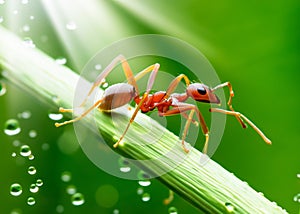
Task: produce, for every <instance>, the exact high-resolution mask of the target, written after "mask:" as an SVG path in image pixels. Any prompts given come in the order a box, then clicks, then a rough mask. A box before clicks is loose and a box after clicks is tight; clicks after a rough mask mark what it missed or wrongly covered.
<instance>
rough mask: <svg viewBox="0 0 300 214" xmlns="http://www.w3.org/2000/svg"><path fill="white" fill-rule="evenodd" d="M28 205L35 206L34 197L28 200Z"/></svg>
mask: <svg viewBox="0 0 300 214" xmlns="http://www.w3.org/2000/svg"><path fill="white" fill-rule="evenodd" d="M27 204H28V205H30V206H32V205H35V199H34V197H28V198H27Z"/></svg>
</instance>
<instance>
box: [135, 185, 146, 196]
mask: <svg viewBox="0 0 300 214" xmlns="http://www.w3.org/2000/svg"><path fill="white" fill-rule="evenodd" d="M136 193H137V194H138V195H141V194H143V193H144V189H143V188H142V187H139V188H137V190H136Z"/></svg>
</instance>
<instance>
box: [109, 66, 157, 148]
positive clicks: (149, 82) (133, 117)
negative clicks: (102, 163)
mask: <svg viewBox="0 0 300 214" xmlns="http://www.w3.org/2000/svg"><path fill="white" fill-rule="evenodd" d="M150 68H151V69H152V72H151V74H150V77H149V80H148V85H147V90H146V92H145V93H144V95H143V97H142V99H141V100H140V102H139V104H138V106H137V107H136V109H135V111H134V112H133V114H132V116H131V118H130V121H129V123H128V124H127V127H126V129H125V131H124V132H123V134H122V136H121V137H120V139H119V140H118V141H117V142H116V143H115V144H114V145H113V147H115V148H116V147H118V145H119V144H120V142H121V141H122V140H123V138H124V137H125V135H126V133H127V131H128V129H129V127H130V125H131V123H132V122H133V121H134V119H135V117H136V115H137V113H138V111H139V110H140V108H141V106H142V105H143V104H144V102H145V100H146V98H147V97H148V94H149V92H150V90H151V88H152V86H153V83H154V80H155V77H156V74H157V72H158V69H159V64H155V65H154V66H153V67H152V66H149V67H148V68H147V69H145V70H147V72H148V69H150Z"/></svg>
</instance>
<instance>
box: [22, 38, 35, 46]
mask: <svg viewBox="0 0 300 214" xmlns="http://www.w3.org/2000/svg"><path fill="white" fill-rule="evenodd" d="M23 44H24V45H25V46H26V47H28V48H35V44H34V43H33V41H32V39H31V38H30V37H25V38H24V39H23Z"/></svg>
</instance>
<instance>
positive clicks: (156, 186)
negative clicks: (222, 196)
mask: <svg viewBox="0 0 300 214" xmlns="http://www.w3.org/2000/svg"><path fill="white" fill-rule="evenodd" d="M299 23H300V2H299V1H296V0H295V1H283V0H281V1H268V0H263V1H247V2H246V1H237V0H231V1H210V2H208V1H207V2H204V1H198V0H188V1H170V0H166V1H138V0H131V1H125V0H118V1H104V0H103V1H102V0H86V1H79V0H77V1H71V0H64V1H59V0H54V1H52V0H42V1H38V0H11V1H8V0H6V1H4V0H0V24H1V25H3V26H5V27H7V28H8V29H10V30H11V31H13V32H14V33H16V34H18V35H19V36H20V37H21V38H23V39H26V38H31V39H32V40H33V42H34V44H35V45H36V47H37V48H39V49H41V50H43V51H44V52H45V53H47V54H48V55H50V56H52V57H53V58H56V59H62V58H64V59H66V65H67V66H69V67H70V68H72V69H73V70H74V71H76V72H78V73H79V72H80V71H81V69H82V68H83V66H84V65H85V64H86V63H87V61H88V60H89V59H90V58H91V57H92V56H93V55H94V54H95V53H96V52H97V51H99V50H100V49H102V48H104V47H106V46H107V45H109V44H111V43H112V42H115V41H118V40H119V39H122V38H124V37H128V36H134V35H138V34H148V33H154V34H164V35H170V36H174V37H177V38H179V39H182V40H184V41H186V42H188V43H190V44H191V45H193V46H194V47H196V48H197V49H198V50H200V51H201V52H202V53H203V54H204V55H205V56H206V57H207V58H208V59H209V61H210V62H211V64H212V65H213V66H214V68H215V69H216V71H217V73H218V75H219V77H220V79H221V81H222V82H224V81H231V83H232V84H233V86H234V89H235V94H236V96H235V98H234V105H235V107H236V109H238V110H239V111H241V112H244V113H245V114H246V115H247V116H249V118H252V119H253V121H254V122H255V123H256V124H257V125H258V126H259V127H261V128H262V129H263V130H264V131H265V133H266V134H267V135H268V137H270V138H271V140H272V142H273V145H272V146H268V145H265V144H264V143H263V141H262V140H261V139H260V138H259V136H258V135H257V134H256V133H255V132H254V131H253V130H251V129H247V130H242V129H241V128H240V125H239V124H238V123H237V122H236V121H235V119H234V118H230V117H228V119H227V125H226V129H225V133H224V136H223V139H222V143H221V145H220V146H219V148H218V150H217V152H216V153H215V155H214V156H213V159H214V160H215V161H217V162H218V163H220V164H221V165H222V166H223V167H224V168H226V169H228V170H229V171H231V172H233V173H234V174H235V175H237V176H238V177H239V178H240V179H242V180H245V181H247V182H248V183H249V184H250V186H252V187H253V188H254V189H256V190H257V191H259V192H262V193H263V194H264V195H265V196H266V197H267V198H269V199H270V200H271V201H275V202H277V203H278V204H279V205H280V206H282V207H283V208H285V209H287V211H289V212H290V213H298V212H299V202H296V201H294V196H295V195H297V194H298V193H300V186H299V184H300V178H299V177H300V175H299V174H300V156H299V153H300V152H299V151H300V146H299V122H298V120H299V119H300V118H299V113H298V108H299V104H300V103H299V95H298V93H299V81H300V78H299V69H300V60H299V59H300V40H299V38H300V26H299ZM1 42H3V41H0V45H1ZM176 72H178V71H176ZM0 81H1V84H2V85H3V83H4V84H5V85H6V87H7V91H6V93H5V94H4V95H2V96H0V112H1V116H0V124H2V127H4V124H5V122H6V121H7V120H8V119H10V118H15V119H18V121H19V123H20V127H21V129H22V130H21V132H20V133H19V134H18V135H15V136H8V135H6V134H5V133H4V132H3V131H2V132H0V143H1V150H0V166H1V169H2V172H1V174H0V201H1V203H0V213H14V212H15V213H83V212H86V213H95V212H97V213H115V214H116V213H121V214H122V213H169V211H170V210H169V209H170V207H174V208H176V209H177V211H178V213H199V211H198V210H196V209H195V208H193V207H192V206H191V205H189V204H188V203H187V202H185V201H184V200H183V199H181V198H180V197H179V196H177V195H176V196H175V200H174V201H173V202H172V203H171V204H170V205H168V206H165V205H163V204H162V200H163V199H164V198H165V197H167V195H168V189H167V188H166V187H164V186H163V185H162V184H160V183H159V182H158V181H156V180H152V181H151V185H150V186H147V187H141V186H140V185H139V184H138V183H137V181H127V180H121V179H119V178H115V177H113V176H111V175H108V174H106V173H104V172H102V171H101V170H100V169H98V168H97V167H96V166H94V165H93V163H91V162H90V161H89V160H88V158H87V157H86V156H85V154H84V153H83V152H82V151H81V149H80V146H79V145H78V143H77V141H76V137H75V134H74V131H73V128H72V126H68V127H64V128H63V129H56V128H55V127H54V126H53V122H54V121H53V120H51V119H49V116H48V114H49V113H50V112H53V111H55V109H51V108H50V107H49V106H48V105H47V104H45V103H43V102H42V101H40V100H39V99H38V98H37V97H35V96H33V95H32V94H30V93H27V92H24V91H23V90H22V89H20V88H19V87H18V86H16V85H13V84H11V83H9V82H7V81H6V80H5V79H1V80H0ZM166 84H167V83H166ZM226 93H227V92H226ZM70 96H73V95H70ZM200 108H201V105H200ZM22 112H25V118H24V113H23V114H21V113H22ZM26 112H27V113H28V112H30V114H31V116H30V117H29V118H26ZM22 115H23V116H22ZM179 122H180V121H179ZM176 125H177V124H174V127H176ZM32 130H34V131H36V133H37V136H31V137H30V135H29V133H31V134H32V132H31V131H32ZM23 144H27V145H29V146H30V147H31V149H32V153H33V155H34V159H33V160H28V159H27V158H24V157H22V156H20V155H19V150H20V145H23ZM199 149H201V148H200V146H199ZM14 152H15V153H16V154H17V155H16V157H12V153H14ZM31 165H33V166H35V167H36V169H37V172H36V174H35V175H29V174H28V172H27V169H28V167H29V166H31ZM63 172H68V173H70V175H71V179H70V180H69V181H63V179H62V178H61V177H62V174H63ZM297 175H298V177H297ZM39 178H40V179H42V180H43V183H44V184H43V186H41V187H40V189H39V191H38V192H37V193H31V192H30V191H29V187H30V184H31V183H34V182H35V181H36V179H39ZM13 183H20V184H21V185H22V187H23V193H22V194H21V195H20V196H18V197H16V196H12V195H11V194H10V185H11V184H13ZM70 185H73V187H74V186H75V187H76V189H77V192H80V193H82V194H83V196H84V199H85V202H84V203H83V204H82V205H80V206H74V205H73V204H72V203H71V195H70V194H69V193H68V192H67V190H69V191H70V188H68V187H70ZM139 188H143V191H144V193H149V194H150V197H151V198H150V200H149V201H147V202H144V201H143V200H142V198H143V196H142V195H141V194H138V191H141V189H139ZM29 196H33V197H34V198H35V201H36V203H35V204H34V205H32V206H29V205H27V198H28V197H29Z"/></svg>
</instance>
